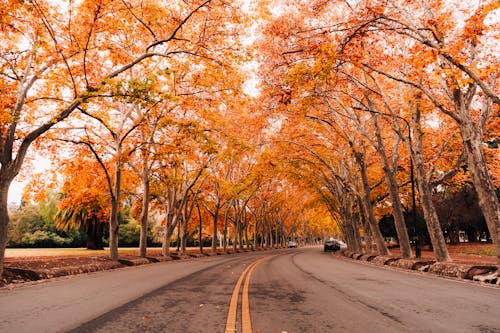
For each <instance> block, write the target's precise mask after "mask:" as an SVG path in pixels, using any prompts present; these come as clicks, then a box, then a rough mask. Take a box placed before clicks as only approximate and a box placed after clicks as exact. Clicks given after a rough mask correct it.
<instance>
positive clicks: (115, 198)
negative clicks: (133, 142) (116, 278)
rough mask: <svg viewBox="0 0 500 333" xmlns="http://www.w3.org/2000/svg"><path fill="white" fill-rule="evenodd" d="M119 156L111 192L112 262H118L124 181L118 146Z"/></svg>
mask: <svg viewBox="0 0 500 333" xmlns="http://www.w3.org/2000/svg"><path fill="white" fill-rule="evenodd" d="M116 151H117V155H118V156H116V162H115V184H114V185H115V186H114V189H113V190H112V191H111V192H112V193H113V195H112V197H111V214H110V220H109V256H110V258H111V260H115V261H116V260H118V228H119V225H118V213H119V206H120V195H121V179H122V166H121V156H120V152H121V146H120V144H117V147H116Z"/></svg>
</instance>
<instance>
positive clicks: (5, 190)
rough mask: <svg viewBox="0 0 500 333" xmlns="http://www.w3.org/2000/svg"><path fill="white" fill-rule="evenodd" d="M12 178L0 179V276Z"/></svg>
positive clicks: (5, 240)
mask: <svg viewBox="0 0 500 333" xmlns="http://www.w3.org/2000/svg"><path fill="white" fill-rule="evenodd" d="M11 182H12V180H9V179H8V178H6V177H5V178H4V177H3V175H2V178H1V179H0V278H1V277H2V274H3V264H4V260H5V248H6V247H7V241H8V236H7V232H8V230H9V229H8V225H9V209H8V197H9V187H10V184H11Z"/></svg>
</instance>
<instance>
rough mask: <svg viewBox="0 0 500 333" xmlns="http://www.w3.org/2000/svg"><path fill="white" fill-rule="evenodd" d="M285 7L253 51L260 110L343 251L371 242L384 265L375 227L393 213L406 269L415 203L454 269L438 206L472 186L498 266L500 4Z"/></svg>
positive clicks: (360, 3)
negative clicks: (440, 197)
mask: <svg viewBox="0 0 500 333" xmlns="http://www.w3.org/2000/svg"><path fill="white" fill-rule="evenodd" d="M281 6H282V8H283V10H284V11H286V12H285V13H282V14H280V15H274V16H273V17H272V19H271V22H270V23H269V24H268V25H267V26H265V27H264V28H263V30H262V36H264V37H263V38H262V40H260V41H258V44H259V50H260V59H261V63H262V67H261V68H262V70H261V71H262V73H263V75H264V80H263V81H264V86H265V89H264V90H263V92H264V96H263V97H262V99H263V102H264V103H266V105H267V106H268V107H269V108H270V109H272V110H273V111H274V112H275V114H278V115H275V119H277V121H280V124H281V131H280V133H279V137H278V136H277V138H278V139H279V140H281V143H280V144H281V145H282V146H283V147H282V148H280V149H281V150H284V149H286V148H285V146H290V145H293V146H294V147H299V148H300V149H299V150H300V152H299V150H296V151H293V152H292V153H291V154H289V155H287V160H288V161H289V163H290V164H293V167H295V169H296V170H297V172H299V173H300V174H301V175H302V176H303V177H307V178H308V179H310V183H311V186H314V187H315V188H316V190H317V192H318V193H319V195H321V196H322V197H323V198H324V201H325V203H326V204H327V205H328V207H329V209H330V211H331V214H332V216H334V217H335V218H336V220H337V221H338V223H339V225H340V227H341V229H342V231H343V232H344V236H345V237H346V240H347V241H348V244H349V246H350V247H351V248H352V249H354V250H360V248H361V244H360V242H359V238H360V237H359V232H358V231H359V230H360V229H362V230H364V236H365V238H366V239H367V245H368V252H371V251H374V249H371V244H372V241H373V243H374V244H375V246H376V251H377V252H379V253H381V254H388V253H389V250H388V249H387V247H386V245H385V244H384V241H383V237H382V234H381V232H380V228H379V226H378V224H377V217H381V216H383V215H386V214H390V215H392V216H393V219H394V224H395V229H396V231H397V238H398V239H399V244H400V247H401V252H402V254H403V256H404V257H410V256H412V250H411V247H410V238H409V236H408V230H407V227H406V224H405V219H404V212H405V210H406V211H411V210H412V209H413V211H416V210H415V209H414V208H415V207H416V205H417V203H416V201H417V200H418V202H419V204H420V207H421V209H422V211H423V215H424V218H425V222H426V226H427V229H428V233H429V236H430V240H431V243H432V247H433V250H434V254H435V256H436V258H437V260H439V261H448V260H450V257H449V254H448V251H447V247H446V242H445V237H444V235H443V231H442V226H444V225H445V224H446V223H448V221H446V219H444V220H440V214H439V213H438V211H437V209H436V202H435V200H434V197H435V194H436V193H440V192H447V191H449V192H454V191H455V192H456V191H457V190H458V191H459V190H460V188H462V187H464V186H468V183H469V182H470V183H472V185H473V187H474V191H475V192H476V193H477V196H478V203H479V207H480V209H481V211H482V214H483V215H484V217H485V220H486V223H487V225H488V230H489V233H490V235H491V238H492V239H493V242H494V243H495V244H496V252H497V256H498V260H499V262H500V242H498V238H499V236H500V204H499V200H498V197H497V195H496V191H495V189H496V188H497V187H498V181H499V180H500V174H499V169H498V165H499V163H498V144H497V143H498V133H499V132H498V129H499V127H498V126H499V124H500V122H499V117H498V111H499V104H500V99H499V96H498V74H499V67H498V64H499V60H500V59H498V56H499V54H500V53H499V52H498V51H499V48H498V42H497V40H496V39H495V38H496V37H495V36H496V35H497V34H498V24H499V22H498V17H499V16H498V10H499V9H498V8H499V4H498V2H497V1H483V2H480V3H475V4H472V3H469V2H465V3H464V2H458V1H457V2H455V1H451V2H450V1H446V2H445V1H412V2H407V1H355V2H354V1H313V2H308V3H305V2H297V3H294V4H289V3H286V2H282V3H281ZM271 12H272V11H271ZM271 15H272V14H271ZM284 138H286V139H284ZM495 184H496V185H495ZM353 208H354V209H353ZM450 209H454V208H453V207H451V208H450ZM441 216H442V217H445V216H444V215H443V214H441ZM460 218H462V217H460ZM464 218H465V217H464Z"/></svg>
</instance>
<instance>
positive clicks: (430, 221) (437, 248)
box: [410, 108, 451, 261]
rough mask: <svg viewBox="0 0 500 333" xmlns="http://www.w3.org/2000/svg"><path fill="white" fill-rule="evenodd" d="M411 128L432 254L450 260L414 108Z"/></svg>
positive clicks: (441, 259)
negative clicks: (413, 132) (414, 133)
mask: <svg viewBox="0 0 500 333" xmlns="http://www.w3.org/2000/svg"><path fill="white" fill-rule="evenodd" d="M412 121H413V123H414V124H413V125H414V126H413V128H415V129H416V135H415V137H414V145H413V147H410V149H412V150H413V154H412V158H413V162H414V163H413V164H414V165H415V176H416V178H417V187H418V192H419V197H420V202H421V204H422V210H423V212H424V219H425V223H426V225H427V230H428V231H429V236H430V238H431V243H432V249H433V251H434V256H435V257H436V260H438V261H451V258H450V256H449V254H448V249H447V247H446V241H445V239H444V235H443V231H442V230H441V224H440V223H439V217H438V215H437V212H436V208H435V207H434V203H433V201H432V192H431V188H432V187H431V184H429V182H428V181H427V173H426V172H425V166H424V158H423V153H422V152H423V142H422V136H423V132H422V130H421V127H420V111H419V110H418V108H417V110H416V112H415V114H414V115H413V119H412Z"/></svg>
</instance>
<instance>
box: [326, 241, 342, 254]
mask: <svg viewBox="0 0 500 333" xmlns="http://www.w3.org/2000/svg"><path fill="white" fill-rule="evenodd" d="M338 250H340V243H339V242H338V241H337V240H336V239H333V238H330V239H328V240H326V241H325V244H324V251H325V252H328V251H332V252H336V251H338Z"/></svg>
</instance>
